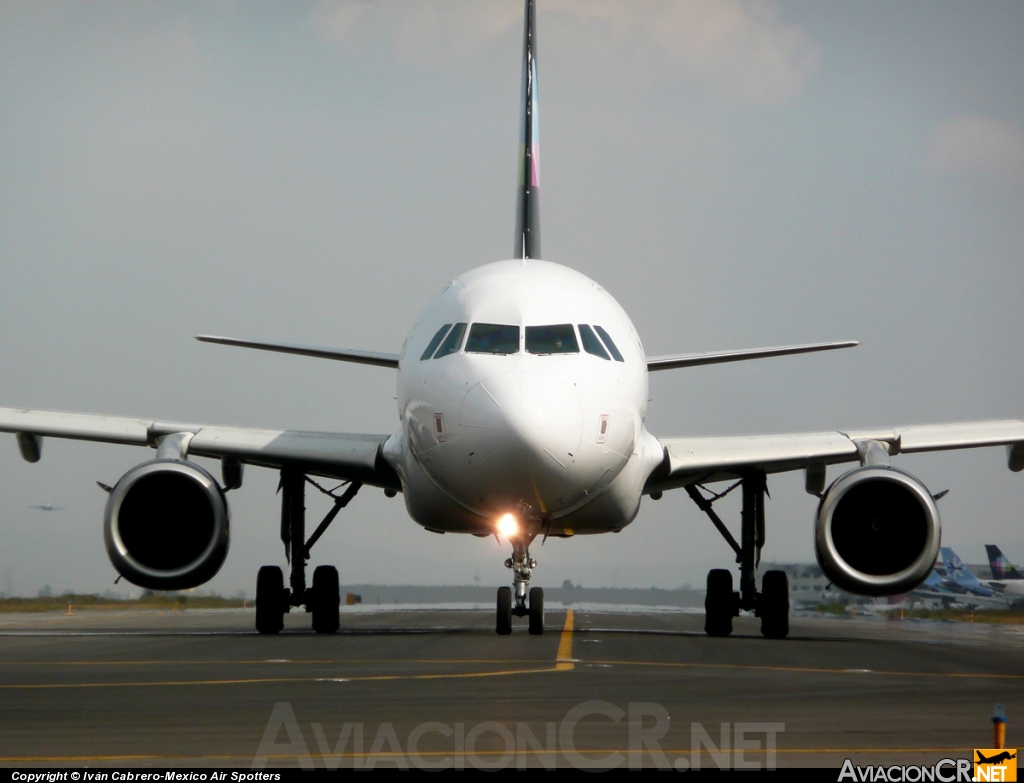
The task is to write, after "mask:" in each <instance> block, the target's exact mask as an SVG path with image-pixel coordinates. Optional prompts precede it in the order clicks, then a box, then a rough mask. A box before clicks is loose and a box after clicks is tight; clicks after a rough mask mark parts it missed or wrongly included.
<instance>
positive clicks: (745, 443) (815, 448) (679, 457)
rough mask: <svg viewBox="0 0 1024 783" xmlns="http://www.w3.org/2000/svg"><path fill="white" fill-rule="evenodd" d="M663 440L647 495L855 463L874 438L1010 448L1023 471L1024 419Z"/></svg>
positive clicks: (912, 446)
mask: <svg viewBox="0 0 1024 783" xmlns="http://www.w3.org/2000/svg"><path fill="white" fill-rule="evenodd" d="M658 440H659V441H660V442H661V445H662V446H663V447H664V449H665V459H664V461H663V462H662V464H661V465H660V466H659V467H658V468H657V469H656V470H655V471H654V473H652V474H651V476H650V478H649V479H648V480H647V485H646V486H645V488H644V491H645V492H648V493H649V492H657V491H662V490H668V489H675V488H678V487H683V486H686V485H688V484H692V483H694V482H698V481H699V482H704V481H724V480H729V479H735V478H739V477H740V476H742V475H743V473H744V472H745V471H751V470H763V471H765V472H766V473H784V472H786V471H790V470H801V469H804V468H808V467H810V466H812V465H830V464H835V463H840V462H854V461H857V460H858V459H860V454H861V446H860V445H859V444H862V443H865V442H870V441H877V442H879V443H882V444H884V445H885V447H886V448H887V450H888V451H889V454H891V455H895V454H912V453H917V452H924V451H949V450H953V449H972V448H981V447H985V446H1006V447H1007V461H1008V466H1009V468H1010V469H1011V470H1014V471H1019V470H1022V469H1024V421H1022V420H1020V419H997V420H989V421H969V422H950V423H946V424H918V425H913V426H908V427H889V428H878V429H860V430H848V431H846V432H804V433H792V434H781V435H742V436H726V437H712V438H659V439H658Z"/></svg>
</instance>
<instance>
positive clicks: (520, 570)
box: [495, 541, 544, 636]
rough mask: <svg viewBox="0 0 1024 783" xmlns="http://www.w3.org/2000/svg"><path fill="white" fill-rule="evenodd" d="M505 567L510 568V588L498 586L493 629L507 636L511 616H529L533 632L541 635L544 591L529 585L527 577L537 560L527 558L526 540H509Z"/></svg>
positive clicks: (528, 550)
mask: <svg viewBox="0 0 1024 783" xmlns="http://www.w3.org/2000/svg"><path fill="white" fill-rule="evenodd" d="M505 567H506V568H510V569H512V573H513V578H512V587H499V588H498V607H497V608H498V614H497V623H496V626H495V630H496V631H497V632H498V633H499V634H500V635H501V636H508V635H509V634H510V633H512V616H513V615H515V616H516V617H528V618H529V620H530V633H531V634H532V635H534V636H539V635H541V634H543V633H544V590H543V589H542V588H540V587H533V588H531V587H530V576H531V575H532V574H533V569H534V568H536V567H537V561H536V560H534V559H533V558H531V557H530V546H529V542H525V543H524V542H523V541H513V542H512V557H510V558H509V559H508V560H506V561H505ZM513 589H514V593H513Z"/></svg>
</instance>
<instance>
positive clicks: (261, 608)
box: [256, 468, 362, 633]
mask: <svg viewBox="0 0 1024 783" xmlns="http://www.w3.org/2000/svg"><path fill="white" fill-rule="evenodd" d="M306 482H309V483H310V484H312V485H313V486H315V487H316V488H317V489H319V490H320V491H321V492H323V493H324V494H325V495H329V496H330V497H332V498H333V499H334V506H333V507H332V508H331V510H330V511H328V512H327V516H325V517H324V518H323V521H322V522H321V523H320V524H319V525H318V526H317V529H316V530H315V531H313V535H311V536H310V537H309V540H308V541H307V540H306V498H305V491H306ZM361 486H362V484H359V483H358V482H355V481H353V482H352V483H350V484H349V485H348V488H347V489H346V490H345V492H344V493H342V494H341V495H335V494H333V493H332V492H330V491H328V490H326V489H324V488H323V487H321V486H320V485H319V484H317V483H316V482H314V481H313V480H311V479H310V478H309V477H308V476H306V475H305V474H304V473H302V472H301V471H298V470H294V469H290V468H284V469H283V470H282V471H281V541H282V542H283V543H284V551H285V556H286V557H287V559H288V563H289V565H290V567H291V569H290V574H289V580H288V584H289V586H288V587H285V586H284V573H283V572H282V571H281V569H280V568H279V567H278V566H263V567H262V568H261V569H260V571H259V574H258V575H257V577H256V630H257V631H259V632H260V633H280V631H281V629H282V628H284V615H285V613H286V612H290V611H291V609H292V607H293V606H294V607H299V606H305V608H306V611H307V612H308V613H310V614H312V615H313V630H314V631H316V632H317V633H334V632H335V631H337V630H338V626H339V625H340V609H339V607H340V606H341V590H340V587H339V582H338V569H337V568H335V567H334V566H327V565H322V566H317V567H316V568H315V569H314V570H313V584H312V586H310V587H306V563H307V562H308V561H309V552H310V550H311V549H312V548H313V545H314V544H315V543H316V542H317V541H318V540H319V539H320V536H322V535H323V534H324V531H326V530H327V528H328V527H329V526H330V524H331V522H333V521H334V518H335V517H336V516H338V512H339V511H341V510H342V509H343V508H344V507H345V506H347V505H348V502H349V501H350V500H352V498H353V497H355V494H356V493H357V492H358V491H359V488H360V487H361Z"/></svg>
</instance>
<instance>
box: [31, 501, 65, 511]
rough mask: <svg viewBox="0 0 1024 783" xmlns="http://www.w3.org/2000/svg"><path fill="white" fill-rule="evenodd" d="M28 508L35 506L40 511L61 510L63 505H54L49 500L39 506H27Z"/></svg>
mask: <svg viewBox="0 0 1024 783" xmlns="http://www.w3.org/2000/svg"><path fill="white" fill-rule="evenodd" d="M29 508H37V509H39V510H40V511H63V510H64V507H63V506H55V505H53V503H51V502H50V501H49V500H47V501H46V502H45V503H43V504H42V505H41V506H29Z"/></svg>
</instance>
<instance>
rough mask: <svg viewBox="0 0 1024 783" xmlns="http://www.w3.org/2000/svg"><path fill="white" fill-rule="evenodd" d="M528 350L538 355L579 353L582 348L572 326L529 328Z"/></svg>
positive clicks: (527, 329) (527, 328)
mask: <svg viewBox="0 0 1024 783" xmlns="http://www.w3.org/2000/svg"><path fill="white" fill-rule="evenodd" d="M526 350H527V351H528V352H529V353H537V354H552V353H579V352H580V346H579V343H577V342H576V330H575V329H573V328H572V324H557V325H555V326H527V327H526Z"/></svg>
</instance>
